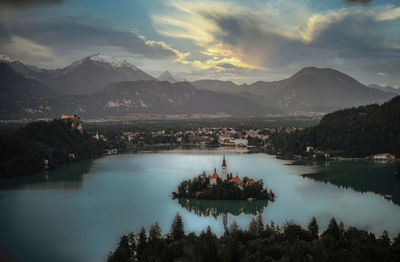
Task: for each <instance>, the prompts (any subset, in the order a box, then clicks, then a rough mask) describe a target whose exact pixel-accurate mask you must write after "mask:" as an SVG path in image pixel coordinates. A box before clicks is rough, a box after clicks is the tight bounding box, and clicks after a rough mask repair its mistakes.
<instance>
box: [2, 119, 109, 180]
mask: <svg viewBox="0 0 400 262" xmlns="http://www.w3.org/2000/svg"><path fill="white" fill-rule="evenodd" d="M104 149H105V145H104V144H103V143H102V142H101V141H97V140H94V139H93V138H92V137H91V136H89V135H87V134H85V133H83V134H82V133H81V132H80V131H78V130H77V129H75V128H73V127H72V122H71V121H70V120H53V121H52V122H44V121H39V122H32V123H30V124H28V125H27V126H26V127H24V128H21V129H20V130H18V131H17V132H15V133H13V134H10V135H1V136H0V150H1V156H2V159H1V161H0V178H4V177H14V176H23V175H31V174H35V173H39V172H42V171H44V170H45V160H48V168H49V169H53V168H56V167H57V166H60V165H62V164H66V163H68V162H70V161H77V160H81V159H85V158H91V157H94V156H99V155H101V154H102V153H103V150H104ZM69 154H73V155H74V158H73V159H72V158H71V157H70V156H69Z"/></svg>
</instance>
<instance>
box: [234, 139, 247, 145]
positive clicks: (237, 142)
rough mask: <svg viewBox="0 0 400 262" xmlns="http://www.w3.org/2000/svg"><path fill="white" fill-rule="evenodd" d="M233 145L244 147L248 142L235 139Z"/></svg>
mask: <svg viewBox="0 0 400 262" xmlns="http://www.w3.org/2000/svg"><path fill="white" fill-rule="evenodd" d="M233 143H234V144H235V146H244V147H246V146H247V145H248V143H249V141H248V140H247V139H244V138H237V139H235V140H233Z"/></svg>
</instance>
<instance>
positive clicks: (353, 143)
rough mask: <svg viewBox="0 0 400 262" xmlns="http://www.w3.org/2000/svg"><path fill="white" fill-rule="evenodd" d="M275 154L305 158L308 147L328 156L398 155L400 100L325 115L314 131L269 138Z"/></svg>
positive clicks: (398, 98)
mask: <svg viewBox="0 0 400 262" xmlns="http://www.w3.org/2000/svg"><path fill="white" fill-rule="evenodd" d="M271 140H272V145H273V147H274V148H275V150H276V151H280V152H281V153H285V154H298V155H305V150H306V147H307V146H313V147H314V148H316V149H318V150H322V151H325V152H328V153H329V154H330V155H331V156H332V155H336V156H345V157H366V156H371V155H374V154H378V153H392V154H395V155H397V156H399V155H400V96H397V97H395V98H393V99H392V100H390V101H389V102H386V103H384V104H382V105H376V104H373V105H368V106H360V107H358V108H349V109H345V110H340V111H337V112H334V113H330V114H327V115H326V116H324V117H323V118H322V120H321V122H320V123H319V124H318V125H317V126H314V127H310V128H306V129H305V130H303V131H297V132H295V133H292V134H286V133H277V134H274V135H273V136H271Z"/></svg>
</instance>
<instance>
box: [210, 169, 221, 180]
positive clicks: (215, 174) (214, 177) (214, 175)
mask: <svg viewBox="0 0 400 262" xmlns="http://www.w3.org/2000/svg"><path fill="white" fill-rule="evenodd" d="M217 178H219V176H218V173H217V171H216V170H215V169H214V174H212V176H211V179H217Z"/></svg>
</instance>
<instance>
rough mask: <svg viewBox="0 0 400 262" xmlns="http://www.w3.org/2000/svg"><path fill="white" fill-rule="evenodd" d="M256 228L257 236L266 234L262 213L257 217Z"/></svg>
mask: <svg viewBox="0 0 400 262" xmlns="http://www.w3.org/2000/svg"><path fill="white" fill-rule="evenodd" d="M256 228H257V235H261V234H262V233H263V232H264V221H263V219H262V216H261V213H258V215H257V217H256Z"/></svg>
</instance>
